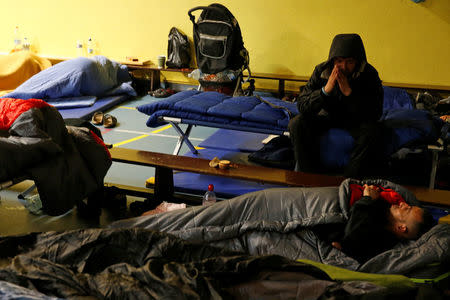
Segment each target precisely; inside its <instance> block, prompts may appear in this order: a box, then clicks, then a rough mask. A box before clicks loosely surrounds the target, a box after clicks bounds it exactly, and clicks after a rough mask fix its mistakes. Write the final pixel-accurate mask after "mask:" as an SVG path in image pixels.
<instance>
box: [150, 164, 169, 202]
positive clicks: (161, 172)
mask: <svg viewBox="0 0 450 300" xmlns="http://www.w3.org/2000/svg"><path fill="white" fill-rule="evenodd" d="M173 193H174V187H173V171H172V169H168V168H164V167H156V168H155V187H154V197H155V200H156V201H158V202H159V203H161V202H163V201H169V202H170V201H172V198H173Z"/></svg>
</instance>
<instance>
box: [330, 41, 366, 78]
mask: <svg viewBox="0 0 450 300" xmlns="http://www.w3.org/2000/svg"><path fill="white" fill-rule="evenodd" d="M328 60H329V62H330V63H332V64H333V65H337V66H338V67H339V69H341V70H342V71H343V72H344V74H345V75H346V76H350V75H351V74H353V73H354V72H355V71H357V70H359V69H362V68H364V66H365V63H366V51H365V49H364V44H363V41H362V39H361V37H360V36H359V35H358V34H356V33H345V34H338V35H336V36H335V37H334V39H333V42H332V43H331V47H330V53H329V55H328Z"/></svg>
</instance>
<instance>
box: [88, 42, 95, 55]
mask: <svg viewBox="0 0 450 300" xmlns="http://www.w3.org/2000/svg"><path fill="white" fill-rule="evenodd" d="M87 54H88V56H94V41H93V40H92V38H89V39H88V42H87Z"/></svg>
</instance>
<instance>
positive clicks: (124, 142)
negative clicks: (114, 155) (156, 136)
mask: <svg viewBox="0 0 450 300" xmlns="http://www.w3.org/2000/svg"><path fill="white" fill-rule="evenodd" d="M148 136H149V135H148V134H143V135H140V136H137V137H135V138H132V139H129V140H126V141H123V142H120V143H117V144H113V147H118V146H122V145H124V144H128V143H131V142H134V141H137V140H140V139H143V138H145V137H148Z"/></svg>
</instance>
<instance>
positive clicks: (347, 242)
mask: <svg viewBox="0 0 450 300" xmlns="http://www.w3.org/2000/svg"><path fill="white" fill-rule="evenodd" d="M350 189H351V190H352V194H351V198H350V206H351V208H350V216H349V220H348V221H347V223H346V224H345V228H344V230H340V229H339V227H337V229H335V230H329V231H328V234H329V237H328V239H333V238H335V239H336V240H335V241H332V242H331V244H332V245H333V247H335V248H337V249H339V250H342V251H343V252H345V253H346V254H348V255H349V256H350V257H353V258H355V259H356V260H358V261H359V262H365V261H367V260H369V259H370V258H371V257H374V256H376V255H377V254H380V253H382V252H384V251H386V250H389V249H392V248H393V247H394V246H395V245H396V244H397V243H398V242H401V241H404V240H416V239H418V238H419V237H420V236H421V235H422V234H424V233H425V232H427V231H428V230H429V229H431V227H433V226H434V225H435V222H434V219H433V217H432V215H431V214H430V213H429V211H428V210H426V209H424V208H422V207H420V206H416V205H409V204H408V203H407V202H406V201H405V200H404V199H403V198H402V196H401V195H400V194H399V193H397V192H396V191H395V190H392V189H385V188H383V187H381V186H375V185H368V184H365V185H364V186H361V185H357V184H350ZM322 234H323V233H322ZM333 234H334V235H335V236H333Z"/></svg>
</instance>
